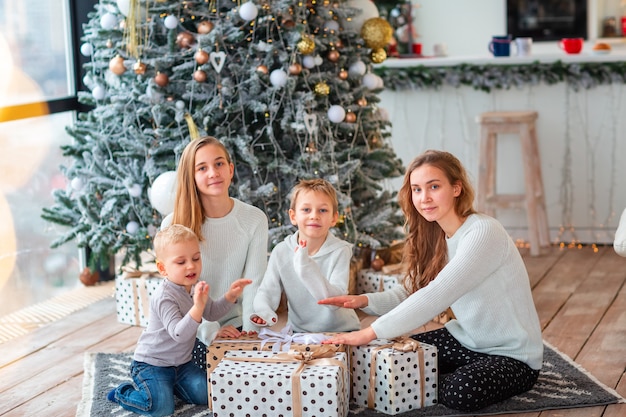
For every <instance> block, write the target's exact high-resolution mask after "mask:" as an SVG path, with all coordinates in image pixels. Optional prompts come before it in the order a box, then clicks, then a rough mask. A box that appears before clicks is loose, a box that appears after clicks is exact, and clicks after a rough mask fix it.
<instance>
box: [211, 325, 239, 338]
mask: <svg viewBox="0 0 626 417" xmlns="http://www.w3.org/2000/svg"><path fill="white" fill-rule="evenodd" d="M242 334H243V333H242V332H240V331H239V330H237V328H236V327H235V326H233V325H230V324H229V325H226V326H223V327H222V328H221V329H220V330H219V331H218V332H217V336H216V337H217V338H225V339H236V338H238V337H239V336H241V335H242Z"/></svg>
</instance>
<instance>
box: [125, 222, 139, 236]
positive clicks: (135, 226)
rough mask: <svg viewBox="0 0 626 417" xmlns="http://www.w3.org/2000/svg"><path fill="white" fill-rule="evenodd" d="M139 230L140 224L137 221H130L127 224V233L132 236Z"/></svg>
mask: <svg viewBox="0 0 626 417" xmlns="http://www.w3.org/2000/svg"><path fill="white" fill-rule="evenodd" d="M138 230H139V223H137V222H136V221H134V220H133V221H130V222H128V223H127V224H126V231H127V232H128V233H130V234H131V235H134V234H135V233H137V231H138Z"/></svg>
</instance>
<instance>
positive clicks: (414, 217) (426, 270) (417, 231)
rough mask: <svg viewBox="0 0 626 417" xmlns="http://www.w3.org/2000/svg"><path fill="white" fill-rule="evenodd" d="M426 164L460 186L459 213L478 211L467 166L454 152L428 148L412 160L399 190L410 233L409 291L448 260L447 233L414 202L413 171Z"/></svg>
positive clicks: (433, 275)
mask: <svg viewBox="0 0 626 417" xmlns="http://www.w3.org/2000/svg"><path fill="white" fill-rule="evenodd" d="M423 165H430V166H432V167H435V168H439V169H440V170H441V171H442V172H443V173H444V175H445V176H446V178H447V179H448V181H449V182H450V184H453V185H454V184H459V185H460V186H461V192H460V194H459V196H458V197H455V200H454V211H455V213H456V214H457V215H458V216H460V217H462V218H465V217H467V216H469V215H470V214H473V213H476V211H475V210H474V207H473V204H474V189H473V188H472V184H471V182H470V180H469V178H468V175H467V172H466V171H465V168H464V167H463V165H462V164H461V162H460V161H459V160H458V159H457V158H456V157H455V156H454V155H452V154H451V153H449V152H444V151H435V150H428V151H426V152H424V153H423V154H421V155H419V156H418V157H416V158H415V159H413V161H411V163H410V164H409V166H408V167H407V170H406V173H405V174H404V181H403V183H402V187H401V188H400V191H399V193H398V200H399V203H400V207H401V208H402V211H403V212H404V217H405V223H404V228H405V230H406V232H407V237H406V243H405V245H404V255H403V256H404V259H403V262H404V263H405V264H406V265H407V275H406V277H405V279H404V287H405V288H406V290H407V291H409V292H410V293H413V292H415V291H417V290H419V289H420V288H423V287H425V286H426V285H428V283H430V282H431V281H432V280H433V279H435V278H436V277H437V274H439V272H440V271H441V270H442V269H443V267H444V266H445V265H446V263H447V262H448V248H447V244H446V236H445V232H444V231H443V229H442V228H441V227H440V226H439V224H437V222H429V221H427V220H426V219H425V218H424V217H422V215H420V214H419V213H418V212H417V209H416V208H415V206H414V205H413V199H412V193H413V191H412V189H411V173H412V172H413V171H415V170H416V169H417V168H419V167H421V166H423Z"/></svg>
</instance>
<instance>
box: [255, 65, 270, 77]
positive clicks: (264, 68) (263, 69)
mask: <svg viewBox="0 0 626 417" xmlns="http://www.w3.org/2000/svg"><path fill="white" fill-rule="evenodd" d="M256 72H260V73H261V74H265V75H267V74H269V72H270V70H269V69H268V68H267V66H265V65H259V66H258V67H256Z"/></svg>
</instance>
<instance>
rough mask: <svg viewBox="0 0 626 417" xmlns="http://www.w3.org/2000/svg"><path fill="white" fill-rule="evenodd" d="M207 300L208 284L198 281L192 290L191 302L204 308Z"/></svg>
mask: <svg viewBox="0 0 626 417" xmlns="http://www.w3.org/2000/svg"><path fill="white" fill-rule="evenodd" d="M207 301H209V284H207V283H206V282H204V281H198V283H197V284H196V286H195V288H194V291H193V304H194V305H195V306H197V307H198V308H200V309H201V310H204V307H205V306H206V303H207Z"/></svg>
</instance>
